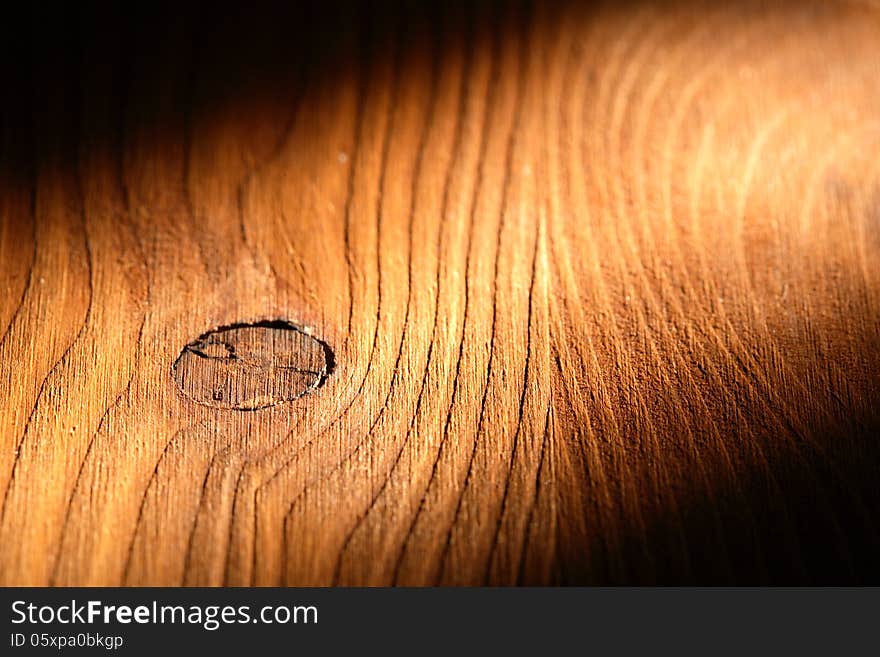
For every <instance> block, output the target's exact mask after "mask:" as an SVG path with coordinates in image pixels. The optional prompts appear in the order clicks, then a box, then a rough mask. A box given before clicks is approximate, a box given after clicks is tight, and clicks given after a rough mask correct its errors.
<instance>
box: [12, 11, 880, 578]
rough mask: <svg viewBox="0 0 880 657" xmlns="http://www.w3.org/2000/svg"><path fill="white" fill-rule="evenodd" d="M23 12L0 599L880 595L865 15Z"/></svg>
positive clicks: (877, 85) (878, 326) (873, 29)
mask: <svg viewBox="0 0 880 657" xmlns="http://www.w3.org/2000/svg"><path fill="white" fill-rule="evenodd" d="M39 11H40V10H36V9H35V10H34V13H33V14H31V15H29V16H28V17H27V19H26V20H24V21H22V22H20V23H16V27H15V30H14V31H15V32H16V34H15V35H11V39H10V40H9V44H8V45H9V47H10V48H11V49H12V52H13V53H14V55H15V57H13V58H4V61H5V63H4V67H5V69H4V71H5V73H7V75H4V80H7V81H8V82H6V83H5V84H7V89H8V90H9V91H10V94H9V96H8V97H7V102H6V105H7V107H5V108H4V109H3V123H2V165H0V166H2V169H0V171H2V175H0V180H2V183H0V214H2V221H0V285H2V291H3V293H2V294H0V336H2V338H0V340H2V342H0V491H3V497H2V509H0V583H2V584H6V585H10V584H12V585H21V584H28V585H46V584H51V585H118V584H126V585H223V584H225V585H278V584H282V585H303V584H321V585H325V584H366V585H385V584H415V585H422V584H484V583H485V584H563V583H639V584H652V583H698V584H718V583H739V584H743V583H748V584H756V583H788V584H807V583H871V582H873V583H877V582H878V581H880V566H878V560H877V554H878V548H880V522H878V521H880V486H878V485H877V474H878V471H880V470H878V465H880V445H878V437H880V403H878V402H880V377H878V368H880V258H878V256H880V159H878V153H880V7H878V6H877V5H876V4H872V3H845V2H821V3H820V2H816V3H813V2H776V3H770V2H763V3H759V2H734V3H705V4H703V3H695V2H686V3H685V2H675V3H671V2H625V3H609V4H603V5H594V4H587V3H576V2H548V3H535V4H534V5H519V4H507V3H501V4H486V5H483V4H480V3H477V4H472V3H451V4H446V3H438V4H437V6H435V7H431V6H430V5H427V4H424V3H413V4H406V3H404V4H401V5H397V4H394V3H386V2H380V3H374V4H367V3H363V4H360V3H357V4H356V3H343V4H340V5H338V6H337V5H333V6H327V5H326V4H315V5H310V4H308V3H293V6H291V7H287V8H284V9H281V8H278V7H272V8H270V7H262V6H257V7H252V8H250V9H247V10H245V9H242V8H239V9H237V10H225V9H220V8H217V7H213V6H212V7H211V8H205V7H201V8H199V7H188V6H174V7H167V8H164V9H162V8H153V9H150V10H142V14H141V15H137V16H134V17H131V18H128V17H125V16H124V15H123V14H122V13H121V11H120V10H118V9H115V10H114V9H112V8H106V7H105V8H100V9H94V10H85V9H79V10H77V11H76V12H74V10H73V9H68V10H67V12H66V13H65V12H54V13H53V12H49V11H48V10H44V13H43V14H40V13H38V12H39ZM279 319H280V320H284V321H286V322H290V323H291V324H292V325H294V326H296V327H302V328H305V329H306V330H307V331H308V332H309V333H310V335H312V336H314V338H315V339H317V340H320V341H321V342H322V343H323V344H326V345H327V347H328V349H330V350H331V351H332V355H333V359H334V361H335V362H334V365H333V367H332V372H330V374H329V376H327V377H326V380H325V381H324V382H323V385H321V386H320V388H316V389H313V390H312V389H310V391H309V394H305V395H302V396H300V395H299V394H290V395H289V396H288V397H285V398H284V403H279V404H274V405H271V406H270V407H268V408H263V409H261V410H241V409H239V408H223V407H218V406H217V405H211V404H208V405H205V404H202V403H198V400H194V398H193V396H194V395H195V396H198V394H201V393H199V392H198V390H202V389H203V388H201V387H199V386H202V383H199V382H197V383H195V384H192V383H188V384H187V385H190V388H189V393H185V392H184V391H183V390H182V389H181V385H179V384H178V383H179V382H178V381H176V380H175V375H174V372H173V371H172V370H173V365H174V363H175V361H176V359H177V358H178V357H179V356H180V355H181V352H182V351H184V350H185V347H186V345H188V344H191V343H193V341H195V340H197V339H199V336H203V335H204V334H205V333H206V332H207V331H210V330H212V329H215V328H217V327H224V326H230V325H235V324H242V323H251V322H260V321H267V320H279ZM261 339H262V338H261ZM274 339H275V338H272V340H274ZM270 342H271V341H270ZM282 342H283V340H282ZM265 344H269V343H265ZM271 344H273V345H275V346H273V347H271V348H269V347H265V345H264V347H260V349H264V348H265V349H270V350H269V351H268V352H266V353H268V354H269V355H268V356H266V359H263V360H260V361H259V362H260V363H262V365H261V367H264V370H260V371H266V372H270V371H271V372H272V374H271V376H276V375H278V372H279V371H280V370H278V369H277V368H279V367H281V365H279V363H281V362H282V360H283V359H284V358H287V359H288V360H287V361H284V362H289V363H301V362H306V361H304V360H302V359H306V360H307V359H308V358H312V357H315V358H317V359H318V361H320V355H321V354H320V353H318V352H317V351H316V352H314V353H311V352H309V353H311V355H309V353H307V352H306V351H303V352H302V353H301V352H299V351H297V350H299V349H300V348H301V347H300V346H290V344H288V343H285V344H287V346H279V345H281V342H271ZM303 344H305V343H303ZM254 348H256V347H254ZM302 349H306V350H307V348H306V347H302ZM282 352H283V353H284V354H287V356H283V354H282ZM261 353H262V352H261ZM273 354H274V355H273ZM279 354H282V356H283V358H282V356H279ZM291 354H293V355H291ZM215 355H217V354H215ZM261 358H262V357H261ZM279 358H281V359H282V360H279ZM273 359H274V360H273ZM318 361H315V362H318ZM309 362H311V361H309ZM289 366H290V367H295V366H296V367H300V365H289ZM319 366H320V362H318V365H317V367H319ZM199 367H200V365H199ZM302 367H303V368H304V369H305V370H308V371H311V369H310V367H311V366H310V367H306V366H302ZM273 368H274V369H273ZM316 371H317V370H316ZM193 372H195V373H194V374H193ZM196 375H198V376H202V375H204V372H202V371H200V370H198V367H196V370H193V371H191V372H189V374H188V375H187V376H196ZM205 376H206V377H207V378H206V379H204V380H211V381H216V380H217V377H218V376H220V375H218V374H216V373H215V374H209V375H205ZM223 376H227V375H226V374H224V375H223ZM228 376H229V377H233V378H235V377H241V376H244V375H243V374H241V372H238V373H234V374H228ZM266 376H270V374H266ZM303 376H306V375H303ZM186 380H187V381H191V380H192V379H190V378H187V379H186ZM229 380H233V379H232V378H230V379H229ZM235 380H236V381H237V380H240V379H235ZM279 380H280V379H279ZM199 381H202V379H199ZM272 381H275V379H273V380H272ZM312 383H314V380H313V379H309V380H305V381H304V382H302V383H300V384H293V383H291V382H290V381H287V380H285V382H284V383H283V384H282V383H277V382H275V383H272V382H270V383H268V384H266V385H267V386H269V387H268V388H266V390H269V392H268V393H266V394H269V395H270V396H273V395H274V397H273V399H275V398H276V397H277V396H278V395H281V397H283V396H284V395H285V394H286V393H284V392H283V390H287V389H289V388H290V386H293V387H296V386H297V385H298V386H300V388H298V389H297V390H298V392H302V390H304V389H306V388H308V387H309V386H311V384H312ZM254 385H257V384H254ZM259 385H263V383H259ZM278 390H282V392H281V393H279V392H278ZM193 391H195V392H193ZM251 392H253V391H251ZM264 392H265V391H264ZM205 394H207V393H205ZM242 394H244V393H242ZM248 394H250V393H248ZM254 394H256V393H254ZM261 394H262V393H261ZM251 405H252V406H253V405H260V404H251ZM220 406H222V404H221V405H220ZM233 406H234V404H233Z"/></svg>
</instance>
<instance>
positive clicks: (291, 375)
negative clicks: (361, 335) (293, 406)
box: [171, 319, 334, 411]
mask: <svg viewBox="0 0 880 657" xmlns="http://www.w3.org/2000/svg"><path fill="white" fill-rule="evenodd" d="M333 367H334V360H333V351H332V350H331V349H330V346H329V345H328V344H327V343H325V342H323V341H322V340H319V339H318V338H315V337H313V336H311V335H309V333H308V331H307V330H306V329H303V328H301V327H298V326H296V325H294V324H291V323H290V322H287V321H285V320H281V319H276V320H263V321H258V322H253V323H238V324H229V325H227V326H221V327H219V328H216V329H213V330H211V331H208V332H207V333H203V334H202V335H200V336H199V337H198V338H197V339H195V340H193V341H192V342H190V343H189V344H187V345H186V346H185V347H184V348H183V351H181V352H180V355H179V356H178V357H177V360H175V361H174V365H173V366H172V367H171V372H172V375H173V376H174V380H175V381H176V382H177V385H178V386H179V387H180V389H181V390H182V391H183V393H184V394H185V395H186V396H187V397H189V398H190V399H192V400H193V401H195V402H198V403H199V404H204V405H205V406H212V407H214V408H223V409H232V410H238V411H254V410H258V409H261V408H268V407H270V406H277V405H278V404H283V403H284V402H288V401H293V400H294V399H298V398H300V397H302V396H303V395H305V394H307V393H309V392H311V391H312V390H314V389H316V388H319V387H320V386H321V385H323V383H324V381H325V380H326V379H327V377H328V376H329V375H330V374H331V373H332V371H333Z"/></svg>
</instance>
